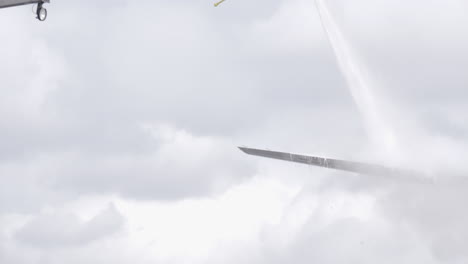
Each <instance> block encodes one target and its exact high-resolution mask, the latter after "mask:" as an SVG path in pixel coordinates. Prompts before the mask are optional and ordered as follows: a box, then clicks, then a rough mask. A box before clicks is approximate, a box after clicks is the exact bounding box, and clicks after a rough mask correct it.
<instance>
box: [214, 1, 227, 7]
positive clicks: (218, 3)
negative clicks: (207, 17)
mask: <svg viewBox="0 0 468 264" xmlns="http://www.w3.org/2000/svg"><path fill="white" fill-rule="evenodd" d="M224 1H226V0H221V1H219V2H217V3H215V4H214V6H215V7H217V6H219V5H220V4H221V3H222V2H224Z"/></svg>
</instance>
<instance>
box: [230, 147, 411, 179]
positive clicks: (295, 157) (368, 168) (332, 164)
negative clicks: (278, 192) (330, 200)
mask: <svg viewBox="0 0 468 264" xmlns="http://www.w3.org/2000/svg"><path fill="white" fill-rule="evenodd" d="M239 149H240V150H242V151H243V152H244V153H246V154H249V155H253V156H260V157H265V158H271V159H277V160H284V161H290V162H297V163H303V164H307V165H312V166H318V167H323V168H328V169H335V170H341V171H348V172H354V173H359V174H366V175H382V176H383V175H395V174H398V175H401V174H402V172H401V171H398V170H396V169H392V168H387V167H384V166H380V165H374V164H367V163H360V162H354V161H346V160H339V159H328V158H322V157H314V156H307V155H300V154H293V153H287V152H279V151H271V150H263V149H254V148H247V147H239Z"/></svg>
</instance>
